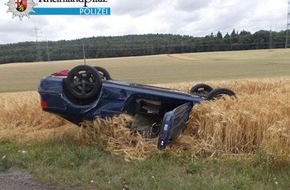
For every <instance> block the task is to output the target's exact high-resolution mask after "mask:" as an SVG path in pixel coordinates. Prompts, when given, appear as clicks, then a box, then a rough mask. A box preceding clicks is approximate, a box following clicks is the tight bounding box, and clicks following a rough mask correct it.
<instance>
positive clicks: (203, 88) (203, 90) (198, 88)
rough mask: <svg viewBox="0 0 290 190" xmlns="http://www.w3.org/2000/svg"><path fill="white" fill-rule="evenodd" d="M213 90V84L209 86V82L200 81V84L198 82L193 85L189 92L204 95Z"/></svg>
mask: <svg viewBox="0 0 290 190" xmlns="http://www.w3.org/2000/svg"><path fill="white" fill-rule="evenodd" d="M212 90H213V88H212V87H211V86H209V85H208V84H204V83H199V84H196V85H194V86H193V87H191V89H190V91H189V92H190V93H191V94H198V95H202V94H207V93H209V92H211V91H212Z"/></svg>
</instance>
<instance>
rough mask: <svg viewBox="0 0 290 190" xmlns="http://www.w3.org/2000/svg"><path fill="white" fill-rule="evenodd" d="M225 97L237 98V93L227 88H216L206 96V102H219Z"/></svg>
mask: <svg viewBox="0 0 290 190" xmlns="http://www.w3.org/2000/svg"><path fill="white" fill-rule="evenodd" d="M224 95H226V96H234V97H235V95H236V94H235V93H234V92H233V91H232V90H230V89H227V88H216V89H214V90H212V91H210V92H209V93H208V94H207V95H206V98H205V99H206V100H218V99H220V98H222V97H223V96H224Z"/></svg>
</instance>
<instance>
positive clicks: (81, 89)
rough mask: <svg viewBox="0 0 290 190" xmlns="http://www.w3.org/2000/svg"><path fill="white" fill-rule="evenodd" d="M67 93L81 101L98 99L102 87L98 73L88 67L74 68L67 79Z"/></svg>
mask: <svg viewBox="0 0 290 190" xmlns="http://www.w3.org/2000/svg"><path fill="white" fill-rule="evenodd" d="M65 84H66V89H67V91H68V92H69V93H70V94H71V95H72V96H73V97H74V98H77V99H79V100H86V99H91V98H93V97H96V96H97V95H98V94H99V91H100V89H101V85H102V79H101V77H100V75H99V73H98V71H97V70H96V69H95V68H93V67H91V66H88V65H79V66H76V67H75V68H73V69H72V70H71V71H70V72H69V73H68V75H67V78H66V79H65Z"/></svg>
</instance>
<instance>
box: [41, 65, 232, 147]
mask: <svg viewBox="0 0 290 190" xmlns="http://www.w3.org/2000/svg"><path fill="white" fill-rule="evenodd" d="M38 92H39V94H40V97H41V106H42V109H43V110H44V111H47V112H51V113H54V114H57V115H59V116H61V117H63V118H65V119H66V120H68V121H70V122H72V123H75V124H77V125H79V124H80V123H81V122H83V121H87V120H89V121H92V120H93V119H94V118H95V117H103V118H106V117H112V116H116V115H119V114H121V113H126V114H129V115H132V116H136V115H138V116H141V117H144V118H149V121H150V122H151V123H150V125H148V126H147V128H146V130H147V131H149V133H150V135H149V136H150V137H152V138H154V137H158V144H157V147H158V148H159V149H163V148H165V147H166V146H167V145H168V144H169V143H171V142H172V141H173V140H174V139H176V138H177V137H178V136H179V134H181V133H182V131H183V130H184V128H185V126H186V122H187V120H188V118H189V116H190V112H191V108H192V107H193V106H194V105H196V104H199V103H201V102H202V101H206V100H214V99H218V98H220V97H221V96H223V95H229V96H235V93H234V92H233V91H232V90H230V89H227V88H216V89H213V88H212V87H210V86H209V85H207V84H203V83H202V84H197V85H195V86H193V87H192V88H191V89H190V91H189V92H183V91H177V90H172V89H168V88H160V87H155V86H148V85H142V84H135V83H128V82H123V81H118V80H113V79H112V78H111V76H110V74H109V72H108V71H107V70H106V69H104V68H102V67H97V66H96V67H92V66H88V65H79V66H76V67H74V68H73V69H72V70H70V71H67V72H62V73H61V72H57V73H54V74H52V75H51V76H48V77H44V78H43V79H42V80H41V81H40V83H39V86H38ZM137 131H138V127H137ZM138 132H139V131H138ZM147 137H148V133H147Z"/></svg>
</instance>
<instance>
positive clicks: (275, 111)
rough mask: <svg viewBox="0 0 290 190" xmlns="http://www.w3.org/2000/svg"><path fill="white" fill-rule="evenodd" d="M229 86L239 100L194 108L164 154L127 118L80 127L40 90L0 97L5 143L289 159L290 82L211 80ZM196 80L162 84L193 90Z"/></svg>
mask: <svg viewBox="0 0 290 190" xmlns="http://www.w3.org/2000/svg"><path fill="white" fill-rule="evenodd" d="M207 83H208V84H210V85H211V86H213V87H219V86H223V87H228V88H230V89H232V90H234V91H235V92H236V94H237V99H230V98H226V99H221V100H218V101H208V102H203V103H202V104H200V105H196V106H194V107H193V109H192V112H191V116H190V119H189V121H188V122H187V127H186V130H185V131H184V133H183V134H182V135H181V136H180V137H179V138H178V139H177V140H176V141H175V142H174V143H172V144H171V145H170V146H169V147H168V148H167V149H166V150H165V151H158V150H157V148H156V143H157V139H152V140H145V139H143V138H142V137H141V136H140V135H139V134H138V133H132V132H131V131H130V129H129V128H128V127H127V126H128V123H130V121H132V119H133V118H131V117H130V116H128V115H120V116H119V117H115V118H112V119H108V120H103V119H99V118H96V119H95V120H94V123H93V124H90V123H83V124H82V126H81V127H77V126H75V125H73V124H71V123H69V122H67V121H65V120H63V119H62V118H60V117H57V116H55V115H53V114H50V113H45V112H43V111H42V110H41V108H40V103H39V95H38V94H37V92H35V91H30V92H17V93H15V92H14V93H0V107H1V108H2V109H1V110H0V139H1V141H7V142H19V143H29V142H35V141H39V142H40V141H41V142H70V141H71V142H76V143H79V144H80V145H90V146H91V145H96V146H98V144H103V145H105V147H106V148H107V150H108V151H111V152H112V153H114V154H118V155H122V156H124V158H125V159H127V160H131V159H139V160H142V159H145V158H146V157H148V156H150V155H154V154H161V153H162V152H166V153H168V154H171V155H174V156H186V157H215V156H225V155H226V156H228V155H253V154H255V153H257V152H259V151H265V152H267V153H268V154H273V155H280V156H283V157H284V158H287V159H290V148H289V147H290V118H289V116H290V78H289V77H276V78H267V79H236V80H224V81H208V82H207ZM194 84H195V83H194V82H184V83H170V84H159V85H157V86H162V87H170V88H174V89H178V90H184V91H188V90H189V89H190V87H191V86H192V85H194Z"/></svg>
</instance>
